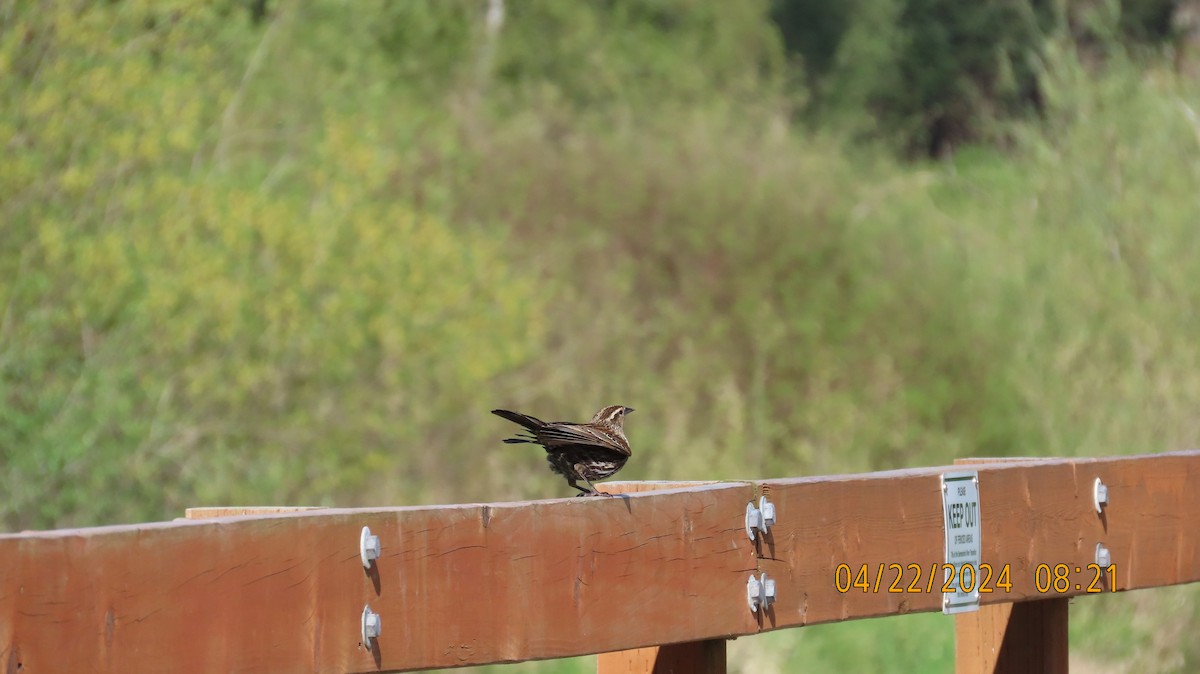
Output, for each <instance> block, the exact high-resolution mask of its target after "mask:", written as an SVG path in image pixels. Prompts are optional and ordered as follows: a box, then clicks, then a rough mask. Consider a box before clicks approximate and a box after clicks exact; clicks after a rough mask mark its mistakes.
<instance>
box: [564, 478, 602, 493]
mask: <svg viewBox="0 0 1200 674" xmlns="http://www.w3.org/2000/svg"><path fill="white" fill-rule="evenodd" d="M584 482H587V480H584ZM567 484H569V485H571V486H572V487H574V488H575V489H578V490H579V491H580V492H582V493H580V494H576V495H575V496H576V498H578V497H580V496H591V495H592V492H594V491H595V489H592V490H591V491H588V490H587V489H584V488H583V487H580V486H579V485H577V484H575V480H573V479H572V478H569V477H568V478H567ZM588 486H591V483H590V482H588Z"/></svg>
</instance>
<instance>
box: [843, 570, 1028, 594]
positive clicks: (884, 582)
mask: <svg viewBox="0 0 1200 674" xmlns="http://www.w3.org/2000/svg"><path fill="white" fill-rule="evenodd" d="M939 570H940V571H941V572H942V573H940V574H939V573H938V571H939ZM874 571H875V573H871V565H870V564H863V565H861V566H859V567H858V568H857V569H855V568H853V567H851V566H850V565H849V564H838V565H837V567H835V568H834V570H833V584H834V587H835V588H836V589H837V591H838V592H840V593H842V594H846V593H847V592H850V591H852V590H861V591H863V592H887V593H889V594H919V593H926V594H932V593H934V592H941V593H946V592H954V591H955V589H956V588H957V589H961V590H962V591H963V592H975V591H979V592H980V593H981V594H987V593H989V592H995V591H996V590H997V589H999V590H1003V591H1004V592H1012V588H1013V584H1012V568H1011V566H1010V565H1009V564H1004V565H1002V566H1000V567H999V568H994V567H993V566H992V565H991V564H987V563H984V564H980V565H979V566H974V565H972V564H963V565H961V566H955V565H954V564H937V563H934V564H930V565H929V566H927V567H926V566H921V565H920V564H915V563H914V564H878V565H876V567H875V569H874ZM939 576H940V577H939Z"/></svg>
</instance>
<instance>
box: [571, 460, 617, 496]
mask: <svg viewBox="0 0 1200 674" xmlns="http://www.w3.org/2000/svg"><path fill="white" fill-rule="evenodd" d="M574 467H575V472H576V473H579V479H581V480H583V481H584V483H585V484H587V486H588V488H589V489H588V490H586V491H585V490H584V489H583V487H579V486H576V485H575V483H574V481H572V482H571V486H572V487H575V488H576V489H578V490H580V491H585V494H586V495H587V496H616V494H609V493H608V492H603V491H600V490H599V489H596V485H594V484H592V481H591V480H589V479H587V478H586V477H584V476H583V471H582V470H580V469H581V468H583V464H582V463H577V464H575V466H574ZM585 494H580V496H584V495H585Z"/></svg>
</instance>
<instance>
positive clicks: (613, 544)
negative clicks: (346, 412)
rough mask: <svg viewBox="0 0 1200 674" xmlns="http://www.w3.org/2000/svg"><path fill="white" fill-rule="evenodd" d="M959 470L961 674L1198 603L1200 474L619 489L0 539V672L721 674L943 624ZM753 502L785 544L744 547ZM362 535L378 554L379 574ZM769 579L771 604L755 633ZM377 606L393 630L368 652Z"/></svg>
mask: <svg viewBox="0 0 1200 674" xmlns="http://www.w3.org/2000/svg"><path fill="white" fill-rule="evenodd" d="M963 470H973V471H977V473H978V489H979V497H980V498H979V503H980V510H979V517H980V519H981V529H982V541H981V544H982V559H981V562H982V565H983V566H989V567H990V568H991V570H992V572H993V573H994V574H995V575H994V577H993V578H992V581H991V589H992V591H991V592H988V593H983V594H980V595H979V597H980V604H981V607H980V609H979V610H978V611H974V612H967V613H961V614H959V615H958V616H957V617H956V621H957V640H958V642H957V656H956V661H957V668H958V671H960V672H994V671H1022V672H1036V671H1049V672H1057V671H1063V672H1065V671H1066V667H1067V641H1066V625H1067V611H1066V600H1067V599H1068V598H1070V597H1074V596H1081V595H1087V594H1089V589H1090V590H1093V591H1100V592H1109V591H1113V590H1116V591H1126V590H1134V589H1139V588H1148V587H1156V586H1163V585H1171V584H1176V583H1190V582H1196V581H1200V489H1198V487H1200V451H1189V452H1176V453H1169V454H1159V455H1150V456H1135V457H1120V458H1105V459H1030V460H1007V461H986V460H978V461H965V462H960V463H959V464H956V465H955V466H947V467H934V468H918V469H911V470H899V471H889V472H881V473H869V474H860V475H838V476H822V477H804V478H792V479H778V480H761V481H746V482H719V483H645V482H639V483H610V484H609V485H608V486H607V487H606V488H607V489H608V490H610V491H612V492H614V493H619V496H618V497H615V498H579V499H574V498H571V499H557V500H547V501H527V502H516V503H491V504H468V505H448V506H428V507H425V506H422V507H401V508H364V509H276V508H266V509H244V508H242V509H218V510H216V511H215V512H214V511H213V509H194V510H192V511H189V513H188V515H189V517H188V519H184V520H177V521H174V522H161V523H152V524H140V525H122V526H111V527H99V528H92V529H65V530H56V531H41V532H23V533H19V534H7V535H0V665H6V666H7V670H6V671H9V672H15V671H29V672H68V671H80V672H82V671H90V672H138V671H173V672H215V671H221V672H225V671H240V672H250V671H257V672H297V671H322V672H326V671H327V672H374V671H380V670H417V669H427V668H441V667H457V666H463V665H473V664H484V663H501V662H517V661H523V660H535V659H546V658H559V657H566V656H575V655H583V654H589V653H606V655H603V656H601V657H600V658H599V659H598V663H599V665H598V666H599V669H600V670H601V671H604V672H609V673H612V672H634V671H637V672H649V671H668V669H669V668H668V665H671V666H673V667H674V671H695V672H719V671H724V658H725V646H724V644H725V640H726V639H729V638H731V637H736V636H743V635H751V634H756V633H759V632H763V631H767V630H774V629H780V628H787V627H797V626H801V625H811V624H816V623H827V622H834V621H841V620H850V619H855V618H866V617H871V616H885V615H902V614H907V613H915V612H920V611H940V610H942V608H943V604H942V601H943V596H942V593H941V587H940V586H941V582H942V575H941V574H942V573H943V571H942V570H941V569H942V567H941V564H942V563H943V562H944V561H945V559H944V555H945V552H944V546H945V533H944V521H943V519H944V518H943V512H944V511H943V502H942V490H941V479H940V477H941V475H942V474H943V473H946V472H951V471H963ZM1097 478H1099V479H1100V481H1101V483H1102V485H1103V486H1104V487H1106V489H1107V494H1108V498H1107V503H1106V504H1104V505H1102V506H1101V507H1100V509H1099V510H1097V508H1096V504H1095V498H1094V491H1095V486H1096V480H1097ZM762 496H766V497H767V499H768V501H769V502H770V503H771V504H773V505H774V508H775V514H776V521H775V522H774V524H773V526H771V527H769V528H768V529H767V530H766V532H761V531H760V532H756V536H755V538H754V540H751V538H750V537H749V536H748V535H747V531H746V511H747V504H756V505H757V504H758V503H759V499H760V497H762ZM364 527H368V528H369V529H370V532H371V534H372V535H375V536H378V537H379V543H380V545H379V550H380V554H379V556H378V558H377V559H373V560H370V559H369V560H368V563H367V565H366V566H364V564H363V562H362V555H363V552H362V551H361V550H360V539H361V536H362V533H363V528H364ZM1098 544H1101V545H1103V549H1104V551H1105V552H1107V554H1108V555H1109V556H1110V558H1109V559H1108V560H1105V561H1107V562H1108V564H1105V565H1104V566H1102V567H1096V566H1093V567H1092V568H1093V569H1096V570H1098V571H1099V573H1097V572H1095V571H1092V570H1089V565H1096V564H1097V558H1096V555H1097V545H1098ZM1076 567H1078V568H1079V569H1080V570H1079V571H1078V572H1077V571H1076V570H1075V569H1076ZM864 570H865V575H864V573H863V571H864ZM1001 570H1007V578H1006V580H1007V581H1008V582H1009V583H1011V585H1010V586H1008V587H1002V586H1000V585H998V584H997V581H999V580H1001V579H1000V578H999V573H1000V572H1001ZM762 574H766V576H767V578H768V579H769V580H772V581H774V584H775V596H774V600H773V601H768V603H766V604H765V605H760V606H758V607H756V610H752V609H751V605H750V604H748V598H747V583H748V581H749V579H750V578H751V577H752V576H753V577H755V578H756V579H760V580H761V579H762ZM847 574H848V575H847ZM1097 575H1098V576H1099V577H1098V578H1096V577H1095V576H1097ZM934 576H936V577H934ZM931 577H933V583H932V584H930V583H928V581H929V580H930V578H931ZM897 578H898V579H899V580H898V581H897V580H896V579H897ZM864 579H865V585H866V589H865V590H864V589H863V583H854V584H853V585H851V586H850V587H849V588H847V587H846V581H847V580H849V581H851V582H853V581H862V580H864ZM981 580H982V579H981ZM839 586H841V587H839ZM1089 586H1090V587H1089ZM368 606H369V608H370V613H371V614H374V615H375V616H377V617H378V621H379V626H380V630H379V633H378V636H375V637H369V638H365V639H364V637H363V629H362V623H363V621H364V609H365V608H366V607H368ZM372 622H373V621H372ZM656 664H657V666H658V667H659V669H657V670H655V669H654V668H655V666H656Z"/></svg>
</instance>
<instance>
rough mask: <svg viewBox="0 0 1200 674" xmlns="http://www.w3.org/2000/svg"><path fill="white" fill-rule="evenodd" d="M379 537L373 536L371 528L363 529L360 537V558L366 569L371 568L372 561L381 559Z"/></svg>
mask: <svg viewBox="0 0 1200 674" xmlns="http://www.w3.org/2000/svg"><path fill="white" fill-rule="evenodd" d="M379 551H380V547H379V537H378V536H372V535H371V527H363V528H362V533H361V534H360V535H359V537H358V558H359V559H361V560H362V565H363V568H364V569H370V568H371V560H373V559H379Z"/></svg>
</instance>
